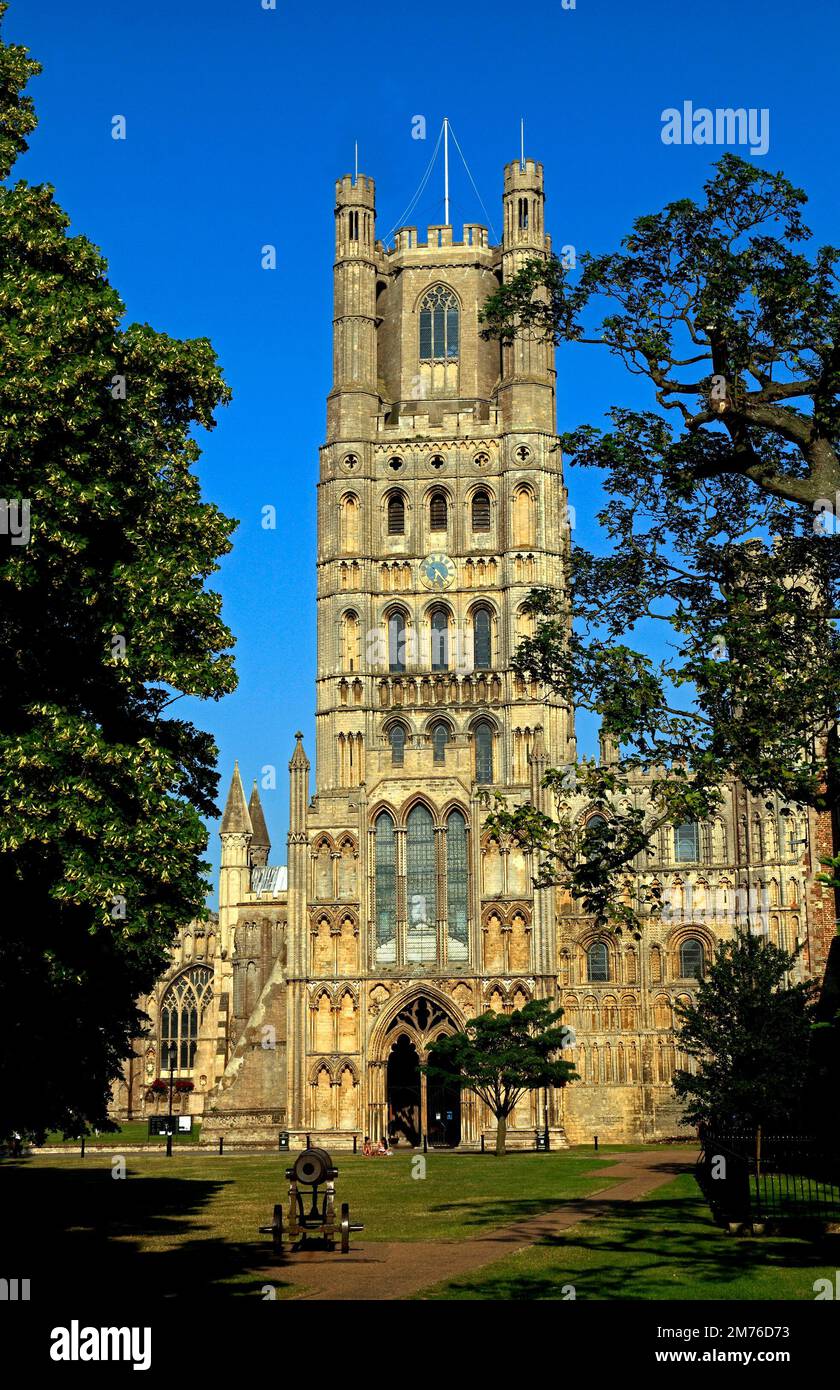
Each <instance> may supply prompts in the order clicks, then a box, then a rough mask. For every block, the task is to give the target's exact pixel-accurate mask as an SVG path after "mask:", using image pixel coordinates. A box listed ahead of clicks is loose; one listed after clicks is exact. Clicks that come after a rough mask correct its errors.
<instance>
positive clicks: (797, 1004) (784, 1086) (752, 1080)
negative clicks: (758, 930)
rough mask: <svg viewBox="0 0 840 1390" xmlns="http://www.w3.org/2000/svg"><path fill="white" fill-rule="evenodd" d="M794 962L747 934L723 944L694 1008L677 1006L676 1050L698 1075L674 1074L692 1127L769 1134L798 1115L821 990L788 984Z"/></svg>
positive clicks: (791, 956)
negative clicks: (817, 995)
mask: <svg viewBox="0 0 840 1390" xmlns="http://www.w3.org/2000/svg"><path fill="white" fill-rule="evenodd" d="M795 961H796V956H795V954H794V953H791V952H790V951H783V950H781V949H780V947H778V946H775V945H774V944H773V943H772V942H771V941H768V940H766V939H765V938H764V937H762V936H759V935H756V934H755V933H751V932H747V933H743V934H741V935H739V936H737V937H736V938H735V940H734V941H726V942H722V943H721V944H720V945H719V946H718V948H717V953H716V956H715V959H714V961H713V962H712V964H711V965H710V966H709V971H708V975H707V977H706V979H704V980H702V981H701V982H700V984H699V985H698V987H697V1000H696V1003H694V1004H686V1005H677V1015H678V1019H679V1023H680V1025H681V1026H680V1031H679V1045H680V1047H681V1048H682V1050H683V1051H684V1052H686V1053H687V1054H688V1056H689V1057H693V1058H694V1059H695V1060H696V1062H697V1072H696V1074H692V1073H691V1072H689V1071H677V1072H676V1074H675V1076H674V1089H675V1091H676V1093H677V1095H678V1096H679V1097H680V1098H681V1099H682V1101H683V1102H684V1117H685V1119H686V1120H687V1121H688V1122H689V1123H691V1124H695V1125H701V1124H702V1125H706V1126H708V1127H709V1128H710V1129H711V1130H713V1131H717V1132H718V1133H726V1132H727V1131H732V1130H755V1129H757V1128H758V1126H759V1125H760V1126H761V1127H762V1129H763V1130H764V1131H765V1132H767V1131H768V1130H770V1129H772V1128H773V1127H774V1126H776V1127H778V1126H787V1125H789V1124H790V1123H791V1121H792V1120H793V1119H794V1118H795V1116H796V1115H797V1114H798V1112H799V1111H800V1108H801V1105H802V1100H803V1094H804V1087H805V1082H806V1071H807V1064H808V1052H809V1041H810V1036H811V1027H812V1021H813V1015H814V994H815V992H816V986H815V985H814V983H813V982H812V981H806V982H804V983H800V984H791V983H789V972H790V971H791V970H792V968H793V966H794V964H795Z"/></svg>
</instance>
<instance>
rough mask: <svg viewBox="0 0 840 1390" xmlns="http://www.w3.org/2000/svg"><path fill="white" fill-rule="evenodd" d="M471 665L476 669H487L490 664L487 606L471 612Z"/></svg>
mask: <svg viewBox="0 0 840 1390" xmlns="http://www.w3.org/2000/svg"><path fill="white" fill-rule="evenodd" d="M473 665H474V666H475V669H476V670H477V671H489V670H490V667H491V665H492V651H491V640H490V610H489V609H488V608H477V609H476V610H475V613H474V614H473Z"/></svg>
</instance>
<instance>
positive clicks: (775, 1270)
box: [418, 1175, 840, 1301]
mask: <svg viewBox="0 0 840 1390" xmlns="http://www.w3.org/2000/svg"><path fill="white" fill-rule="evenodd" d="M838 1262H840V1236H836V1235H835V1236H827V1237H825V1238H824V1239H823V1240H822V1241H821V1242H820V1243H819V1244H815V1243H812V1242H810V1241H806V1240H800V1239H796V1238H793V1237H773V1236H771V1237H762V1238H761V1239H754V1240H753V1239H751V1240H745V1239H743V1238H741V1237H734V1236H727V1235H725V1234H724V1233H723V1232H722V1230H721V1229H720V1227H718V1226H716V1225H715V1223H714V1221H713V1219H712V1217H711V1214H710V1212H709V1208H708V1206H707V1205H706V1203H705V1202H704V1200H703V1198H702V1195H701V1194H700V1191H699V1189H698V1187H697V1183H696V1182H695V1180H694V1177H693V1176H691V1175H684V1176H680V1177H678V1178H675V1179H674V1180H673V1181H672V1182H669V1183H667V1184H666V1185H665V1186H663V1187H660V1188H658V1189H657V1190H656V1191H655V1192H653V1193H651V1195H650V1196H649V1197H646V1198H644V1199H642V1200H641V1201H637V1202H632V1203H629V1204H627V1205H624V1204H622V1205H621V1206H619V1204H618V1203H616V1205H615V1209H614V1214H612V1213H611V1214H610V1215H609V1216H608V1217H607V1218H606V1219H602V1220H597V1221H587V1222H584V1223H581V1224H580V1225H578V1226H574V1227H572V1228H571V1229H570V1230H569V1231H567V1232H564V1233H563V1235H562V1236H558V1237H556V1238H553V1239H551V1240H550V1241H546V1242H544V1243H541V1244H540V1245H535V1246H532V1247H531V1248H530V1249H528V1250H523V1251H521V1252H520V1253H519V1254H516V1255H511V1256H509V1257H508V1258H506V1259H504V1260H500V1261H499V1262H498V1263H496V1264H493V1265H488V1266H487V1267H486V1268H485V1269H483V1270H479V1271H477V1272H476V1273H475V1274H472V1275H470V1276H467V1277H464V1278H459V1279H455V1280H452V1281H451V1282H448V1283H444V1284H440V1285H438V1286H437V1287H436V1288H434V1289H430V1290H427V1291H426V1292H425V1293H423V1294H420V1295H418V1297H420V1298H424V1299H426V1298H433V1299H465V1298H466V1299H473V1300H474V1299H498V1300H505V1301H508V1300H511V1299H518V1300H523V1299H524V1300H539V1299H557V1300H562V1299H564V1298H566V1297H567V1296H568V1295H567V1294H564V1293H563V1292H562V1290H563V1287H564V1286H568V1285H573V1286H574V1289H575V1295H576V1297H577V1298H578V1299H616V1298H619V1299H645V1300H648V1299H672V1298H677V1299H719V1300H726V1301H728V1300H731V1299H758V1300H761V1299H767V1300H770V1301H776V1300H779V1299H797V1300H813V1298H814V1290H813V1284H814V1280H815V1279H819V1278H823V1277H827V1278H830V1279H832V1280H833V1279H834V1271H835V1270H836V1269H837V1268H838Z"/></svg>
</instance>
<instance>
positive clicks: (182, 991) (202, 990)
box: [160, 965, 213, 1074]
mask: <svg viewBox="0 0 840 1390" xmlns="http://www.w3.org/2000/svg"><path fill="white" fill-rule="evenodd" d="M212 997H213V971H212V970H211V969H209V967H208V966H206V965H194V966H192V967H191V968H190V969H189V970H185V971H184V972H183V974H181V975H179V976H178V977H177V979H175V980H173V982H172V984H171V985H170V986H169V988H168V989H167V991H166V993H165V994H164V996H163V999H162V1001H161V1007H160V1070H161V1074H163V1072H169V1071H170V1070H174V1071H175V1072H185V1071H191V1070H192V1067H193V1064H194V1062H195V1050H196V1047H197V1046H198V1034H199V1029H200V1027H201V1021H202V1019H203V1018H204V1015H205V1013H206V1011H207V1006H208V1005H209V1003H210V1001H211V999H212ZM173 1064H174V1065H173Z"/></svg>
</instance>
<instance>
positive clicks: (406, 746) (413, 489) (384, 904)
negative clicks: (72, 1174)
mask: <svg viewBox="0 0 840 1390" xmlns="http://www.w3.org/2000/svg"><path fill="white" fill-rule="evenodd" d="M503 214H504V221H503V237H502V242H501V245H499V246H490V245H489V244H488V236H487V230H486V229H485V228H484V227H482V226H478V225H467V226H465V227H464V229H463V234H462V236H461V237H460V239H458V240H455V238H454V236H453V228H452V227H451V226H433V227H429V228H428V229H427V230H426V232H425V233H424V234H423V235H422V236H421V235H419V234H418V230H417V228H415V227H403V228H401V229H400V230H399V231H398V232H397V233H396V237H395V244H394V246H393V248H392V249H386V248H385V246H384V245H383V244H382V242H380V241H377V239H376V225H375V224H376V207H375V191H374V185H373V181H372V180H371V179H369V178H366V177H364V176H359V177H358V178H357V179H355V180H353V179H351V178H350V177H349V176H346V177H344V178H342V179H341V180H339V182H338V184H337V186H336V209H335V227H336V260H335V310H334V327H333V333H334V381H333V386H332V390H331V391H330V393H329V397H328V404H327V435H326V442H325V444H324V446H323V448H322V449H321V455H320V469H319V478H318V553H317V575H318V581H317V624H318V644H317V683H316V711H317V713H316V749H315V754H316V758H315V786H314V794H313V789H312V788H311V787H310V771H311V769H310V763H309V760H308V758H307V755H306V753H305V751H304V748H303V741H302V735H298V737H297V744H296V747H295V751H294V754H293V756H292V759H291V762H290V764H289V773H290V788H291V811H290V820H289V839H288V860H287V865H286V866H281V865H277V864H271V863H270V862H269V861H270V858H271V845H270V840H269V834H268V829H267V826H266V822H265V820H264V817H263V812H262V808H261V805H260V798H259V794H258V792H257V788H256V785H255V786H254V789H253V791H252V793H251V796H250V799H249V800H247V801H246V796H245V791H244V788H243V786H242V782H241V779H240V775H239V770H238V768H236V769H235V771H234V776H233V781H232V784H231V787H230V792H229V795H228V800H227V805H226V807H225V813H224V816H223V818H222V824H221V831H220V833H221V838H222V867H221V872H220V881H219V914H218V921H217V922H211V923H210V924H209V926H208V924H206V923H195V924H190V926H189V927H188V928H185V929H184V931H183V932H182V934H181V937H180V938H179V942H178V945H177V947H176V948H175V949H174V951H173V960H172V965H171V969H170V970H169V971H168V972H167V974H166V975H165V976H164V977H163V978H162V979H161V981H160V983H159V986H158V988H157V989H156V990H155V992H154V994H153V995H152V996H150V997H149V998H148V999H147V1000H145V1001H143V1002H144V1007H145V1008H146V1009H147V1011H148V1013H149V1015H150V1017H151V1019H152V1029H151V1032H150V1036H149V1038H148V1039H144V1040H143V1043H142V1045H141V1051H140V1052H139V1053H137V1054H135V1057H134V1058H133V1059H132V1062H131V1065H130V1068H129V1071H128V1072H127V1077H126V1082H125V1084H124V1086H123V1090H122V1092H121V1093H120V1096H118V1098H117V1105H118V1107H122V1111H121V1113H125V1112H126V1111H127V1113H129V1114H132V1113H136V1110H135V1109H133V1107H134V1106H135V1105H136V1106H137V1107H138V1108H141V1107H143V1106H146V1107H148V1106H151V1107H152V1108H154V1106H155V1105H159V1104H161V1103H162V1102H160V1101H159V1100H157V1099H155V1092H154V1090H153V1089H151V1088H150V1086H149V1083H150V1082H151V1081H152V1080H153V1079H154V1078H155V1075H156V1074H158V1075H160V1076H162V1077H166V1075H167V1071H166V1065H167V1058H171V1057H172V1056H173V1055H174V1056H175V1057H176V1059H177V1072H178V1075H179V1076H181V1077H184V1078H185V1079H188V1080H190V1081H192V1082H193V1083H194V1085H195V1088H196V1089H195V1092H194V1093H191V1094H190V1096H189V1099H188V1100H185V1102H184V1104H188V1105H189V1106H190V1108H192V1109H193V1110H196V1111H203V1112H204V1136H205V1137H206V1138H211V1139H212V1138H214V1137H216V1136H218V1135H221V1134H226V1135H228V1136H230V1137H231V1138H236V1137H239V1138H240V1139H244V1140H245V1141H247V1142H254V1141H263V1142H265V1141H269V1142H272V1141H273V1142H276V1135H277V1131H278V1129H280V1130H283V1129H286V1130H289V1131H290V1132H291V1134H292V1136H293V1143H297V1142H302V1141H303V1140H304V1139H305V1136H306V1135H307V1134H309V1135H313V1136H315V1135H317V1136H318V1137H319V1138H320V1139H321V1140H323V1142H324V1143H325V1144H327V1146H328V1147H332V1146H335V1147H338V1148H341V1147H343V1146H344V1147H349V1146H350V1145H351V1144H352V1142H353V1137H354V1136H355V1137H357V1138H359V1137H362V1136H364V1135H370V1136H371V1137H372V1138H379V1137H380V1136H382V1135H385V1134H387V1135H388V1136H389V1137H391V1138H392V1139H395V1140H398V1141H405V1142H409V1143H415V1144H416V1143H419V1142H421V1141H422V1140H423V1138H424V1137H427V1138H428V1140H429V1142H430V1143H433V1144H435V1143H437V1144H450V1145H452V1144H458V1143H461V1144H466V1145H473V1146H477V1145H478V1144H479V1143H480V1140H481V1136H482V1133H483V1132H485V1131H487V1132H488V1133H490V1132H492V1120H491V1117H490V1116H489V1114H487V1113H486V1112H484V1111H483V1109H482V1108H481V1106H480V1105H479V1103H478V1102H477V1101H476V1100H475V1099H474V1098H473V1097H471V1096H468V1095H464V1096H463V1097H459V1096H458V1094H457V1093H445V1092H443V1091H442V1090H441V1089H439V1088H435V1087H433V1086H431V1085H430V1084H428V1083H427V1080H426V1077H425V1075H424V1074H423V1073H422V1071H421V1070H420V1068H421V1066H422V1064H423V1063H424V1062H425V1061H426V1059H427V1058H428V1055H429V1052H430V1050H431V1049H432V1048H433V1046H434V1043H435V1040H436V1039H437V1038H438V1037H440V1036H441V1034H442V1033H446V1032H448V1031H452V1030H453V1029H458V1028H461V1027H463V1025H464V1023H465V1021H466V1020H467V1019H468V1018H470V1017H472V1016H475V1015H476V1014H478V1013H483V1012H485V1011H486V1010H488V1009H492V1010H507V1011H510V1010H512V1009H515V1008H517V1007H520V1006H521V1005H522V1004H524V1003H525V1002H527V1000H529V999H531V998H534V997H540V998H549V999H551V1000H553V1001H555V1002H556V1003H558V1004H561V1005H562V1006H563V1008H564V1009H565V1011H566V1022H567V1023H568V1024H569V1025H571V1027H572V1028H573V1029H574V1033H575V1035H576V1042H575V1045H574V1047H573V1048H572V1050H571V1051H570V1053H569V1056H570V1060H572V1061H573V1062H574V1064H575V1066H576V1068H577V1070H578V1072H579V1074H580V1081H579V1082H574V1083H572V1085H571V1086H569V1087H568V1088H567V1089H566V1090H565V1091H563V1092H558V1093H555V1094H554V1095H549V1096H548V1097H546V1096H545V1095H543V1094H542V1093H540V1094H538V1095H537V1094H534V1095H529V1096H526V1097H524V1098H523V1100H522V1101H521V1102H520V1104H519V1106H518V1108H517V1112H516V1113H515V1115H514V1116H512V1117H511V1121H510V1130H509V1137H510V1142H511V1143H512V1144H516V1143H517V1142H520V1143H522V1144H527V1145H532V1144H533V1143H534V1130H535V1128H536V1127H537V1126H539V1127H540V1128H542V1127H543V1126H544V1125H545V1124H547V1125H548V1127H549V1129H550V1130H551V1132H552V1135H553V1143H554V1144H555V1145H557V1144H561V1143H563V1142H565V1140H566V1137H568V1139H569V1140H570V1141H571V1142H579V1141H581V1140H582V1139H587V1140H591V1135H592V1134H593V1133H599V1134H600V1135H601V1137H602V1138H604V1139H605V1140H606V1139H610V1140H612V1141H615V1142H626V1141H628V1140H637V1139H652V1138H656V1137H662V1136H665V1135H670V1134H674V1133H676V1132H678V1130H679V1112H678V1106H677V1104H676V1102H675V1098H674V1093H673V1090H672V1087H671V1084H670V1083H671V1079H672V1076H673V1071H674V1068H675V1066H678V1065H686V1064H687V1061H686V1059H685V1058H684V1057H683V1056H682V1055H681V1054H680V1053H679V1050H678V1049H679V1043H678V1039H677V1037H676V1034H675V1031H674V1006H675V1005H676V1004H677V1003H679V1002H680V1001H684V1000H686V999H690V998H691V997H692V995H693V992H694V990H695V989H696V986H697V981H698V979H699V978H702V975H703V973H704V970H705V968H706V965H707V963H708V961H709V960H710V959H711V956H712V954H713V952H714V949H715V944H716V942H717V941H718V940H720V939H722V938H726V937H731V936H732V935H733V934H734V933H735V932H736V931H740V930H746V929H750V930H761V931H763V932H765V933H766V934H767V935H769V936H770V938H771V939H772V940H774V941H776V942H777V943H778V944H781V945H786V946H793V945H795V944H798V945H799V946H800V947H801V948H802V949H801V954H800V961H801V971H802V973H803V974H809V975H820V974H821V973H822V970H823V969H824V966H825V959H826V955H827V950H828V944H829V942H830V940H831V937H832V935H833V929H834V922H833V905H832V903H831V902H830V901H829V899H828V897H827V896H824V893H823V889H822V888H821V887H820V885H818V884H816V883H815V874H816V873H817V872H818V871H819V863H818V860H819V855H820V853H825V852H828V851H830V848H831V834H830V828H828V829H827V828H826V827H825V826H824V825H821V824H820V823H818V821H817V819H816V818H815V817H814V816H813V815H812V814H809V813H806V812H803V811H802V810H801V808H797V807H792V806H786V805H784V804H782V802H781V800H780V799H779V798H772V799H770V800H768V799H767V798H755V797H751V796H750V795H748V794H747V792H746V791H745V790H744V789H743V788H741V787H738V786H737V785H735V784H733V785H731V786H727V787H726V788H725V795H724V800H723V803H722V805H721V808H720V811H719V813H716V816H715V818H714V819H713V820H712V821H711V822H709V823H708V824H705V825H684V826H676V827H662V828H661V829H660V830H659V831H658V832H657V834H656V837H655V840H654V842H653V843H652V844H651V846H650V847H649V848H646V849H645V850H644V851H642V852H641V853H640V854H639V855H638V856H637V859H636V861H635V863H634V864H633V866H630V867H629V868H628V873H627V877H626V879H625V880H624V887H623V892H624V894H625V900H626V901H627V902H632V901H634V899H635V901H636V902H639V900H640V898H639V894H640V889H641V886H642V885H645V886H646V887H647V888H648V889H649V888H651V887H652V886H656V887H657V888H658V891H659V892H660V893H661V895H662V899H663V902H664V903H665V910H663V912H662V914H661V916H657V917H656V919H655V920H653V919H650V920H647V921H646V922H645V923H644V927H643V930H640V931H639V932H638V933H637V934H636V935H635V936H634V937H629V936H628V937H619V936H618V935H616V934H610V933H606V932H604V930H603V929H602V928H599V927H598V926H597V925H596V924H595V923H594V922H593V921H591V920H589V919H587V918H586V917H585V916H584V915H583V914H582V913H581V910H580V907H581V905H580V904H578V903H575V902H573V901H571V900H570V899H569V898H568V895H565V894H563V893H561V892H555V891H554V890H551V889H535V888H534V886H533V878H532V873H533V868H534V866H533V865H532V864H531V863H530V862H529V859H528V858H527V856H526V855H525V854H524V853H523V851H522V849H521V848H520V847H519V846H518V845H517V844H516V843H501V844H500V843H496V842H494V841H491V840H490V839H489V838H488V837H487V835H486V834H485V833H484V831H483V824H484V821H485V819H486V815H487V812H488V810H489V809H490V808H491V806H492V803H493V796H494V793H497V792H500V793H502V794H503V795H504V796H505V797H506V798H507V799H508V801H509V803H521V802H525V801H531V802H532V803H533V804H535V805H537V806H538V807H540V808H542V809H545V810H547V811H551V810H553V809H554V808H553V807H551V806H548V805H547V804H546V801H545V798H546V796H547V793H546V791H545V790H544V789H543V787H542V779H543V773H544V771H545V769H546V768H547V767H550V766H554V767H556V766H558V765H560V764H563V763H566V764H568V763H574V762H575V760H576V752H575V737H574V727H573V720H572V714H571V711H568V710H565V709H563V708H560V707H558V706H557V705H556V704H555V703H549V702H544V701H543V699H542V698H541V692H540V690H539V689H538V688H536V687H535V686H532V685H531V684H529V683H527V682H525V681H523V680H522V679H521V678H519V677H517V676H516V675H515V674H514V672H513V671H512V669H511V659H512V656H513V653H514V651H515V648H516V646H517V643H518V640H519V638H520V637H521V636H522V635H523V633H524V632H525V631H526V630H527V619H526V617H525V615H524V614H523V604H524V601H525V599H526V597H527V595H528V592H529V590H530V589H531V588H532V587H534V586H535V585H546V586H560V585H561V584H562V583H563V582H564V575H565V563H564V562H565V558H566V555H567V551H568V547H569V543H570V538H569V522H568V509H567V500H566V490H565V487H564V483H563V474H562V465H561V456H560V449H559V445H558V440H557V436H556V434H555V390H554V363H553V353H552V351H551V349H550V348H549V347H547V346H545V345H544V344H540V343H536V342H534V341H530V340H523V341H517V342H515V343H514V344H513V345H512V346H510V347H506V348H504V349H503V350H502V349H500V347H499V345H498V344H497V343H495V342H486V341H484V340H483V339H482V337H481V334H480V321H479V312H480V310H481V307H482V305H483V303H484V302H485V300H486V299H487V297H488V295H490V294H491V293H492V292H493V291H494V290H495V289H496V287H497V286H498V285H499V284H500V283H502V282H504V281H505V280H506V279H507V278H509V277H510V276H511V275H512V274H513V273H514V271H515V270H516V269H517V267H518V266H519V265H520V264H521V263H522V262H523V260H524V259H526V258H528V257H532V256H535V255H536V256H542V255H545V254H546V253H547V252H548V251H549V249H550V243H549V239H548V237H547V236H546V234H545V230H544V190H543V171H542V166H541V165H539V164H536V163H535V162H534V161H532V160H525V161H522V162H519V161H517V162H515V163H513V164H509V165H507V167H506V168H505V171H504V192H503ZM290 655H291V654H290ZM601 757H602V760H604V761H610V760H612V758H613V757H614V750H612V749H611V748H610V747H609V746H608V741H607V740H603V741H602V751H601ZM645 795H646V793H645V786H644V778H642V779H641V780H640V783H639V786H638V796H639V798H640V803H642V802H643V801H644V797H645ZM569 799H570V802H571V803H572V804H573V805H574V808H575V811H576V814H578V815H579V816H580V819H581V822H585V821H586V820H587V819H589V818H590V817H591V816H592V815H593V814H594V812H593V810H592V808H590V807H587V806H586V805H585V804H583V801H582V799H581V798H580V796H579V794H577V793H575V794H570V798H569ZM578 802H579V804H576V803H578ZM640 910H641V909H640ZM645 910H646V909H645ZM798 968H799V967H798ZM147 1088H148V1089H147ZM160 1089H161V1088H158V1094H159V1093H160ZM164 1089H165V1088H164ZM126 1098H127V1099H126Z"/></svg>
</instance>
